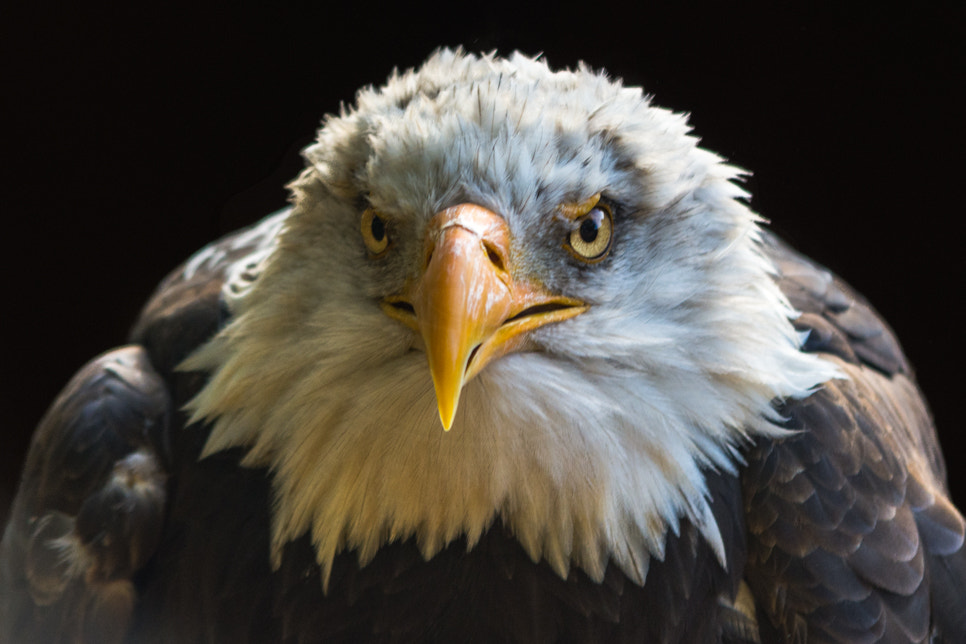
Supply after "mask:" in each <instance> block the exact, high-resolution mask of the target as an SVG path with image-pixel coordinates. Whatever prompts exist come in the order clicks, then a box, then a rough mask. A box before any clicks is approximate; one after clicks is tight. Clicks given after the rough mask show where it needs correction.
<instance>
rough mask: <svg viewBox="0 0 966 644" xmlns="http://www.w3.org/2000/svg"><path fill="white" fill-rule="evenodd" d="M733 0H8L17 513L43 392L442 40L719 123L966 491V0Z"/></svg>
mask: <svg viewBox="0 0 966 644" xmlns="http://www.w3.org/2000/svg"><path fill="white" fill-rule="evenodd" d="M726 4H732V3H718V5H721V6H715V8H710V7H708V6H703V5H698V4H686V3H676V4H675V5H674V6H675V9H673V10H670V9H668V8H667V7H661V6H651V5H647V4H644V3H634V4H633V5H630V4H629V5H628V6H621V5H617V4H614V3H608V2H597V1H590V0H588V2H586V3H584V4H580V5H572V6H567V7H564V6H560V5H549V4H545V3H536V5H537V6H534V5H533V4H530V5H527V6H524V3H522V2H520V3H517V6H500V5H499V4H494V3H493V2H476V3H472V2H461V3H455V2H450V3H448V4H447V5H445V6H446V7H447V8H446V9H433V10H430V9H424V8H419V7H414V6H412V5H404V4H403V3H398V4H396V5H394V6H393V8H390V9H382V8H380V7H379V5H372V4H369V3H364V2H358V1H352V0H343V1H342V2H341V3H339V5H338V7H337V8H336V7H332V6H326V5H325V3H316V4H315V5H314V6H312V7H311V8H306V7H301V8H296V7H295V6H289V5H286V6H285V7H282V6H280V5H278V6H275V7H274V8H267V7H262V8H245V7H238V6H232V7H231V8H229V7H228V6H227V5H207V7H206V8H199V7H197V6H195V7H191V8H188V7H178V6H176V5H174V4H165V3H152V8H151V9H145V8H115V9H110V10H108V9H104V10H97V9H94V8H91V7H90V6H89V5H88V4H87V3H76V4H75V5H72V6H70V7H67V6H63V7H57V6H53V5H50V4H47V5H44V4H40V3H32V4H31V5H30V7H27V6H21V7H19V8H9V7H8V8H4V9H2V10H0V11H2V15H0V30H2V31H0V61H2V63H0V65H2V66H0V73H2V74H3V78H2V85H0V88H2V99H0V109H2V132H3V134H2V136H3V139H2V150H0V164H2V173H0V182H2V183H0V188H2V190H0V213H2V217H3V219H2V225H3V228H2V234H3V237H2V243H3V251H2V253H0V257H2V261H3V267H2V269H3V271H2V279H3V281H2V293H3V296H2V299H0V302H2V311H0V320H2V322H0V324H2V331H3V334H2V343H3V344H2V347H3V369H2V374H3V382H2V383H0V396H2V399H0V404H2V411H3V417H2V418H3V421H2V425H0V432H2V433H0V441H2V443H0V445H2V446H0V450H2V462H0V467H2V468H3V469H2V479H0V517H2V516H3V513H4V509H3V508H5V506H6V503H7V500H8V499H9V497H10V495H11V494H12V490H13V487H14V485H15V481H16V478H17V476H18V472H19V469H20V463H21V462H22V458H23V453H24V451H25V449H26V447H27V444H28V440H29V435H30V432H31V431H32V429H33V427H34V426H35V424H36V423H37V421H38V420H39V419H40V417H41V415H42V414H43V412H44V409H45V408H46V406H47V405H48V404H49V402H50V401H51V400H52V399H53V397H54V396H55V395H56V393H57V392H58V390H59V389H60V388H61V387H62V386H63V385H64V384H65V383H66V381H67V380H68V378H69V377H70V376H71V374H72V373H73V372H74V371H75V370H76V369H77V368H78V367H80V366H81V365H82V364H83V363H84V362H85V361H87V360H88V359H89V358H91V357H93V356H94V355H96V354H98V353H100V352H102V351H105V350H107V349H109V348H111V347H113V346H116V345H118V344H119V343H121V342H123V340H124V338H125V336H126V333H127V330H128V328H129V325H130V324H131V322H132V321H133V319H134V317H135V315H136V313H137V311H138V309H139V307H140V305H141V303H142V302H143V301H144V299H145V298H146V297H147V295H148V294H149V293H150V292H151V290H152V289H153V288H154V286H155V284H156V283H157V282H158V280H160V279H161V278H162V277H163V276H164V275H165V273H166V272H167V271H169V270H170V269H171V268H173V267H174V266H175V265H177V264H178V263H179V262H181V261H182V260H184V259H185V258H186V257H187V256H188V255H189V254H191V253H192V252H193V251H194V250H196V249H197V248H199V247H201V246H202V245H203V244H205V243H206V242H208V241H210V240H212V239H214V238H215V237H217V236H219V235H221V234H223V233H225V232H228V231H230V230H232V229H234V228H236V227H238V226H241V225H244V224H246V223H249V222H252V221H255V220H256V219H258V218H260V217H261V216H263V215H265V214H267V213H269V212H272V211H274V210H276V209H278V208H280V207H282V206H284V205H285V197H286V193H285V191H284V189H283V187H282V186H283V184H284V183H286V182H287V181H288V180H289V179H290V178H292V177H293V176H294V175H295V174H296V173H297V172H298V169H299V168H300V166H301V160H300V158H299V156H298V151H299V149H300V148H301V147H303V146H304V145H306V144H308V143H309V142H310V141H311V138H312V135H313V133H314V130H315V129H316V127H317V125H318V123H319V122H320V119H321V117H322V115H323V114H325V113H328V112H333V111H337V110H338V109H339V104H340V101H345V102H350V101H351V100H352V99H353V96H354V92H355V90H356V89H357V88H358V87H360V86H362V85H365V84H369V83H381V82H382V81H383V80H384V79H385V78H386V76H387V75H388V74H389V73H390V71H391V70H392V68H393V67H394V66H397V67H400V68H407V67H412V66H416V65H418V64H419V63H420V61H421V60H422V59H424V58H425V57H426V56H427V55H428V54H429V53H430V52H431V51H432V50H433V49H434V48H436V47H437V46H440V45H448V46H455V45H464V46H465V47H466V48H467V49H469V50H473V51H481V50H490V49H494V48H496V49H498V50H499V51H501V52H504V53H506V52H509V51H511V50H513V49H521V50H523V51H525V52H528V53H538V52H544V54H545V56H546V58H547V59H548V60H549V61H550V63H551V64H552V65H554V66H558V67H559V66H572V65H575V64H576V63H577V62H578V61H579V60H585V61H587V62H588V63H589V64H590V65H592V66H593V67H597V68H601V67H603V68H606V69H608V70H609V71H610V72H611V73H612V74H613V75H615V76H620V77H623V78H624V79H625V81H626V82H628V83H630V84H636V85H643V86H644V87H645V88H646V90H647V91H648V92H649V93H651V94H653V95H654V96H655V102H656V103H657V104H659V105H663V106H666V107H670V108H673V109H676V110H681V111H689V112H691V113H692V114H693V116H692V123H693V125H694V126H695V129H696V132H697V133H698V135H699V136H701V137H702V139H703V141H704V145H706V146H707V147H710V148H711V149H714V150H716V151H718V152H719V153H721V154H723V155H724V156H726V157H727V158H729V159H730V160H731V161H732V162H734V163H736V164H738V165H740V166H742V167H745V168H747V169H749V170H752V171H753V172H754V175H753V177H752V178H751V179H750V180H749V182H748V187H749V189H750V190H751V191H752V192H753V193H754V195H755V196H754V200H753V205H754V207H755V208H756V209H757V210H758V211H759V212H761V213H762V214H764V215H765V216H766V217H768V218H769V219H771V220H772V226H773V227H774V228H775V229H777V230H778V231H779V232H780V233H781V234H783V235H784V236H786V238H788V239H790V240H791V241H792V242H793V243H794V244H795V245H797V246H798V247H799V248H800V249H801V250H803V251H805V252H806V253H808V254H809V255H811V256H813V257H814V258H816V259H818V260H819V261H821V262H824V263H825V264H826V265H828V266H829V267H831V268H832V269H834V270H835V271H837V272H839V273H840V274H841V275H843V276H844V277H845V278H846V279H847V280H849V281H850V282H851V283H852V284H853V285H854V286H856V287H857V288H858V289H859V290H860V291H861V292H863V293H864V294H865V295H866V296H867V297H868V298H869V299H870V300H871V301H872V303H873V304H874V305H876V306H877V307H878V308H879V310H880V311H881V312H882V313H883V314H884V315H885V317H886V318H887V319H888V320H890V322H891V323H892V325H893V326H894V327H895V329H896V331H897V332H898V334H899V337H900V339H901V340H902V341H903V343H904V345H905V348H906V350H907V353H908V354H909V356H910V358H911V360H912V362H913V364H914V365H916V367H917V370H918V373H919V378H920V383H921V385H922V387H923V389H924V390H925V392H926V395H927V397H928V399H929V400H930V403H931V405H932V408H933V411H934V413H935V416H936V420H937V423H938V426H939V431H940V436H941V439H942V441H943V443H944V445H945V448H946V452H947V460H948V461H949V463H950V469H951V473H950V478H951V483H952V486H953V488H954V494H955V497H956V499H957V500H958V501H959V503H960V504H963V503H966V473H964V471H963V469H964V468H963V467H962V466H960V465H959V461H960V455H961V449H962V448H961V445H962V442H961V439H960V435H959V432H960V427H961V414H960V412H959V410H960V408H961V405H962V403H963V401H962V400H961V398H962V397H963V393H962V390H963V385H962V377H961V376H960V373H961V371H960V369H961V367H960V365H961V364H962V361H963V357H964V352H963V347H962V334H963V331H962V329H961V321H962V319H963V311H962V309H963V306H964V297H963V275H964V271H963V269H962V261H963V255H964V251H963V249H962V242H961V240H962V233H961V231H960V226H961V225H962V224H961V220H962V219H963V217H964V207H963V190H962V175H963V171H964V169H966V167H964V163H963V144H964V143H966V140H964V128H963V126H962V121H963V118H964V105H963V102H962V100H961V99H960V98H959V92H960V91H961V86H962V84H963V81H964V78H966V74H964V66H963V63H964V55H963V42H964V36H966V30H964V29H963V23H962V18H961V16H959V15H955V14H954V13H953V8H952V7H954V4H955V3H949V4H948V5H946V6H948V7H949V8H948V9H945V8H943V6H944V5H942V4H940V3H932V4H931V5H930V7H929V8H926V9H924V8H921V6H920V8H917V9H915V10H913V9H905V8H893V9H888V8H885V7H884V6H882V7H878V6H875V5H874V4H872V3H869V5H868V6H869V7H875V8H874V9H862V8H858V7H853V8H835V9H831V8H830V9H816V8H814V7H813V8H810V9H807V10H796V11H793V10H787V9H783V8H781V7H782V6H783V5H782V4H781V3H772V4H770V5H769V8H768V9H761V8H758V9H751V8H748V5H747V4H743V5H742V8H741V9H734V8H729V7H725V6H723V5H726ZM796 4H804V3H796ZM843 4H845V3H843ZM855 4H862V3H855ZM82 5H83V6H82ZM788 6H791V3H789V4H788Z"/></svg>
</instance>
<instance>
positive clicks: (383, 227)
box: [360, 208, 389, 257]
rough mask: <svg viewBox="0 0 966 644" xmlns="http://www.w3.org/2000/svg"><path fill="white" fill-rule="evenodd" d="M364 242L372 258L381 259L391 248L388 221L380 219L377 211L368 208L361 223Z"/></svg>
mask: <svg viewBox="0 0 966 644" xmlns="http://www.w3.org/2000/svg"><path fill="white" fill-rule="evenodd" d="M360 230H361V232H362V241H363V242H365V244H366V250H368V251H369V255H370V256H372V257H380V256H382V255H383V254H384V253H385V252H386V249H388V248H389V231H388V226H387V224H386V220H385V219H383V218H382V217H380V216H379V215H378V214H377V213H376V211H375V210H373V209H372V208H367V209H366V210H365V212H363V213H362V221H361V222H360Z"/></svg>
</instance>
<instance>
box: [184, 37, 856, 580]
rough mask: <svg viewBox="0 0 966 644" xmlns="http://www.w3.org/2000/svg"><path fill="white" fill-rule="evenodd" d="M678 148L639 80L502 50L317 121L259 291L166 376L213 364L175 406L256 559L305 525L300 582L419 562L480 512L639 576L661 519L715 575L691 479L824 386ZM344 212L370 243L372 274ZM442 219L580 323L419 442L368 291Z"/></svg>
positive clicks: (475, 385)
mask: <svg viewBox="0 0 966 644" xmlns="http://www.w3.org/2000/svg"><path fill="white" fill-rule="evenodd" d="M696 144H697V141H696V139H694V138H692V137H690V136H689V135H688V127H687V125H686V121H685V118H684V117H683V116H681V115H677V114H673V113H671V112H668V111H666V110H663V109H659V108H657V107H654V106H652V105H650V104H649V101H648V99H647V98H646V97H644V96H643V95H642V93H641V90H640V89H639V88H628V87H623V86H621V85H620V84H619V83H616V82H613V81H611V80H609V79H607V78H606V77H605V76H603V75H600V74H596V73H594V72H591V71H589V70H587V69H585V68H580V69H578V70H577V71H564V72H552V71H550V70H549V69H548V67H547V66H546V65H545V64H544V63H543V62H542V61H539V60H535V59H530V58H527V57H524V56H522V55H519V54H517V55H513V56H511V57H509V58H508V59H501V58H496V57H493V56H484V57H482V58H477V57H474V56H470V55H464V54H463V53H462V52H459V51H456V52H454V51H449V50H443V51H440V52H438V53H437V54H436V55H434V56H433V57H432V58H430V59H429V60H428V61H427V62H426V63H425V64H424V65H423V67H422V68H421V69H419V70H418V71H409V72H406V73H404V74H401V75H394V76H393V77H392V78H391V79H390V80H389V82H388V84H387V85H386V86H385V87H382V88H379V89H372V88H369V89H366V90H363V91H362V92H360V93H359V95H358V100H357V106H356V107H355V108H353V109H350V110H347V111H344V112H343V113H342V114H341V115H340V116H338V117H331V118H329V119H328V120H327V122H326V123H325V125H324V127H323V128H322V130H321V131H320V134H319V138H318V142H317V143H316V144H315V145H313V146H311V147H309V148H308V149H307V150H306V151H305V157H306V159H307V161H308V167H307V168H306V170H305V171H304V172H303V173H302V175H301V176H300V177H299V179H298V180H297V181H296V182H295V183H294V184H293V189H294V194H295V204H294V208H293V210H292V212H291V214H290V215H289V216H288V218H287V221H286V222H285V224H284V226H283V230H282V232H281V233H280V235H279V238H278V240H277V244H276V246H275V248H274V249H273V250H272V252H271V255H270V256H269V257H268V258H267V260H266V265H265V268H264V271H263V273H262V274H261V275H260V277H259V278H258V279H257V280H256V281H255V282H254V284H252V285H250V288H249V287H246V288H245V289H244V292H243V294H242V295H241V296H240V297H235V298H234V300H233V302H234V304H233V306H234V313H235V317H234V320H233V321H232V322H231V324H230V325H228V327H227V328H225V329H224V331H222V332H221V333H220V334H219V335H218V336H217V337H216V338H215V339H214V340H212V341H211V342H210V343H209V344H207V345H206V346H204V347H203V348H202V349H200V350H199V352H197V353H196V354H195V355H194V356H193V357H192V358H190V359H189V360H188V361H187V362H186V365H185V366H186V368H192V369H206V370H209V371H211V373H212V376H211V379H210V382H209V383H208V385H207V386H206V387H205V389H204V390H203V391H202V392H201V394H200V395H199V396H198V397H197V398H196V399H195V400H194V401H193V402H192V403H191V407H192V409H193V411H194V416H195V419H202V418H206V419H209V420H212V421H213V423H214V426H213V429H212V432H211V436H210V438H209V440H208V443H207V446H206V449H205V454H211V453H213V452H216V451H219V450H223V449H226V448H229V447H233V446H242V447H245V448H247V449H248V456H247V458H246V460H245V462H246V464H249V465H260V466H268V467H269V468H270V469H271V472H272V476H273V477H274V486H275V508H274V514H273V526H272V531H273V554H274V556H275V557H276V561H277V560H278V557H279V556H280V552H281V548H282V546H283V545H284V544H285V543H286V542H288V541H290V540H293V539H295V538H298V537H300V536H301V535H303V534H305V533H306V531H309V532H310V533H311V536H312V540H313V542H314V544H315V546H316V549H317V554H318V561H319V563H320V564H321V565H322V568H323V573H324V574H323V578H324V579H325V578H327V576H328V571H329V567H330V565H331V562H332V560H333V557H334V556H335V555H336V554H337V553H338V552H340V551H342V550H345V549H354V550H356V551H357V552H358V556H359V559H360V562H361V563H362V564H365V563H367V562H368V561H369V560H370V559H371V558H372V557H373V556H374V555H375V553H376V551H377V550H378V549H379V547H380V546H382V545H383V544H385V543H386V542H388V541H392V540H397V539H406V538H410V537H415V539H416V540H417V542H418V544H419V545H420V547H421V549H422V551H423V554H424V555H425V556H426V557H427V558H429V557H431V556H433V555H434V554H435V553H436V552H438V551H439V549H440V548H442V547H444V546H445V545H446V544H447V543H449V542H451V541H452V540H453V539H455V538H457V537H460V536H461V535H465V536H466V537H467V539H468V542H469V544H470V547H472V546H473V545H474V544H475V542H476V541H477V539H478V538H479V537H480V535H481V534H482V533H483V532H484V531H485V530H486V529H487V528H488V527H489V526H490V525H491V524H492V523H493V521H494V520H495V519H497V518H500V519H501V520H502V521H503V523H504V524H505V525H506V526H507V527H508V528H509V529H510V530H511V531H512V532H513V533H514V534H515V535H516V537H517V539H519V541H520V543H521V544H522V545H523V547H524V548H525V549H526V551H527V552H528V553H529V554H530V556H531V557H532V558H533V559H534V560H539V559H545V560H546V561H548V562H549V563H550V565H552V566H553V567H554V569H555V570H557V571H558V573H559V574H561V575H562V576H566V574H567V572H568V570H569V568H570V566H571V565H572V564H574V565H577V566H579V567H581V568H582V569H583V570H585V571H586V572H587V573H588V574H589V575H590V576H591V577H593V578H595V579H600V578H601V577H602V576H603V572H604V569H605V567H606V564H607V562H608V560H613V561H614V562H615V563H616V564H617V565H618V566H620V567H621V569H622V570H623V571H624V572H625V573H626V574H628V575H629V576H630V577H631V578H633V579H635V580H637V581H638V582H639V583H643V581H644V577H645V575H646V573H647V566H648V561H649V559H650V557H651V556H657V557H659V558H660V557H663V548H664V543H665V539H666V536H667V532H668V530H673V531H677V529H678V525H679V522H680V521H681V520H682V519H686V520H688V521H691V522H692V523H694V524H695V525H696V526H697V527H698V528H699V529H700V530H701V533H702V534H703V535H704V537H705V538H706V539H707V541H708V542H709V543H710V544H711V545H712V546H713V547H714V548H715V550H716V552H717V553H718V555H719V557H720V558H722V560H723V556H724V555H723V546H722V541H721V535H720V534H719V532H718V528H717V526H716V525H715V523H714V521H713V519H712V517H711V511H710V508H709V505H708V500H707V489H706V484H705V479H704V476H703V475H702V470H703V469H708V468H710V469H719V470H726V471H735V468H736V461H737V460H738V459H739V458H740V457H739V456H738V449H739V447H740V446H741V445H743V444H744V443H746V442H747V441H748V440H749V439H750V438H751V437H753V436H755V435H758V434H775V433H778V432H780V431H781V430H780V429H779V428H778V427H777V426H776V425H775V424H774V422H775V421H776V420H778V419H777V418H776V414H775V412H774V410H773V406H772V405H773V402H774V401H775V400H776V399H783V398H788V397H800V396H805V395H807V394H808V393H809V392H810V391H811V390H812V389H813V388H814V387H815V386H817V385H819V384H820V383H822V382H824V381H826V380H828V379H829V378H832V377H835V376H837V372H836V371H835V369H834V368H833V367H831V366H830V365H829V364H828V363H826V362H823V361H821V360H819V359H817V358H815V357H814V356H810V355H807V354H804V353H802V352H801V351H800V350H799V348H800V339H799V337H798V336H797V334H796V333H795V331H794V330H793V328H792V326H791V324H790V322H789V318H790V317H791V316H792V315H793V312H792V311H791V310H790V307H789V305H788V303H787V302H786V300H785V299H784V297H783V296H782V295H781V293H780V291H779V290H778V288H777V287H776V285H775V284H774V282H773V280H772V278H771V272H772V270H773V267H772V266H770V265H769V263H768V261H767V260H766V259H765V258H764V256H763V254H762V252H761V248H760V240H759V229H758V223H759V220H758V218H757V217H756V216H755V215H754V214H753V213H752V212H750V211H749V210H748V209H747V208H746V207H745V206H744V205H743V204H742V203H741V202H740V201H739V199H740V198H742V197H743V196H744V193H743V192H742V190H741V189H740V188H738V187H737V186H736V185H735V184H734V183H732V180H734V179H735V178H736V176H737V175H738V174H739V172H738V171H737V170H736V169H734V168H732V167H729V166H727V165H725V164H723V163H722V162H721V160H720V159H719V158H718V157H717V156H715V155H714V154H712V153H710V152H707V151H705V150H702V149H700V148H698V147H697V145H696ZM598 192H602V193H604V195H605V196H607V198H609V199H610V200H612V201H613V202H614V203H616V204H619V205H620V208H621V210H620V211H619V212H618V213H617V215H616V217H615V242H614V247H613V251H612V253H611V256H610V257H609V258H608V259H607V261H605V262H602V263H600V264H596V265H593V266H588V267H577V266H574V260H573V259H572V258H571V257H570V256H569V254H568V253H567V252H566V251H564V250H563V249H562V247H561V241H562V239H563V237H562V235H563V234H564V233H563V232H562V228H561V226H562V225H563V223H562V222H561V221H559V218H558V217H557V216H556V215H555V213H556V212H557V210H556V207H557V206H558V205H559V204H561V203H563V202H574V201H581V200H584V199H586V198H587V197H589V196H590V195H593V194H595V193H598ZM367 201H368V203H369V204H371V205H372V206H374V207H376V208H377V209H378V210H379V212H380V213H384V214H385V215H386V216H387V218H388V219H389V220H390V222H391V224H392V232H393V235H394V247H393V252H392V253H391V254H390V256H389V257H387V258H386V259H385V260H383V261H380V262H374V261H372V260H370V259H369V258H368V256H367V254H366V252H365V248H364V245H363V242H362V239H361V237H360V234H359V217H360V213H361V212H362V209H363V208H364V207H365V204H366V202H367ZM461 202H473V203H476V204H478V205H481V206H484V207H487V208H489V209H491V210H493V211H494V212H497V213H500V214H501V215H502V216H503V217H504V218H505V219H506V221H507V223H508V225H509V227H510V230H511V232H512V234H513V239H514V242H513V246H512V247H511V253H512V257H513V259H514V262H515V265H516V267H517V270H520V271H524V272H526V273H527V274H528V275H529V276H532V277H535V278H536V279H539V280H540V281H541V282H542V283H543V284H544V285H546V286H548V287H549V288H551V290H554V291H556V292H558V293H562V294H564V295H567V296H570V297H575V298H578V299H581V300H583V301H584V302H587V303H588V304H590V305H591V306H590V309H589V310H588V311H587V312H586V313H584V314H582V315H579V316H577V317H576V318H573V319H570V320H567V321H564V322H560V323H557V324H552V325H548V326H546V327H542V328H540V329H538V330H537V331H535V332H533V334H532V340H533V343H532V345H533V349H534V350H533V351H530V352H526V353H515V354H511V355H509V356H506V357H504V358H502V359H500V360H498V361H496V362H494V363H492V364H490V365H489V366H487V367H486V368H485V369H484V370H483V371H482V372H481V373H480V374H479V375H478V376H477V377H476V378H475V379H474V380H472V381H471V382H469V383H468V384H467V385H466V387H465V389H464V392H463V394H462V397H461V399H460V407H459V410H458V413H457V417H456V420H455V423H454V425H453V429H452V431H450V432H448V433H444V432H443V431H442V428H441V427H440V423H439V419H438V417H437V413H436V403H435V397H434V392H433V384H432V381H431V378H430V374H429V370H428V366H427V362H426V357H425V354H423V353H422V352H421V351H420V350H419V349H418V347H419V340H418V338H417V336H416V334H415V333H414V332H413V331H411V330H410V329H408V328H406V327H404V326H402V325H401V324H399V323H397V322H395V321H393V320H391V319H389V318H388V317H387V316H386V315H385V314H383V312H382V311H381V310H380V308H379V300H380V298H381V297H384V296H385V295H387V294H390V293H393V292H396V291H398V290H399V289H400V288H401V287H402V286H403V284H404V283H405V282H406V280H407V279H410V278H412V277H413V276H414V275H415V271H416V270H417V267H418V265H419V259H418V258H419V254H420V249H421V245H420V243H418V240H420V239H421V236H422V233H423V231H424V230H425V228H426V225H427V223H428V221H429V220H430V218H431V217H432V216H433V215H434V214H435V213H436V212H438V211H440V210H442V209H443V208H446V207H448V206H451V205H454V204H456V203H461ZM230 286H231V285H230V284H229V287H230Z"/></svg>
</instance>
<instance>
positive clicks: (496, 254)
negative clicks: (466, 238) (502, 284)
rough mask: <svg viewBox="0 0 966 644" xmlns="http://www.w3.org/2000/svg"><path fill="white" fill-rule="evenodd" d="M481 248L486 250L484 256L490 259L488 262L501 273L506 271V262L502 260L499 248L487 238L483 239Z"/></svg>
mask: <svg viewBox="0 0 966 644" xmlns="http://www.w3.org/2000/svg"><path fill="white" fill-rule="evenodd" d="M483 248H484V250H486V256H487V257H488V258H489V259H490V263H491V264H493V266H494V267H495V268H496V269H497V270H498V271H500V272H501V273H505V272H506V262H505V261H504V260H503V255H502V254H501V253H500V251H499V249H497V247H496V246H494V245H493V244H492V243H490V242H489V241H487V240H485V239H484V240H483Z"/></svg>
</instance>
